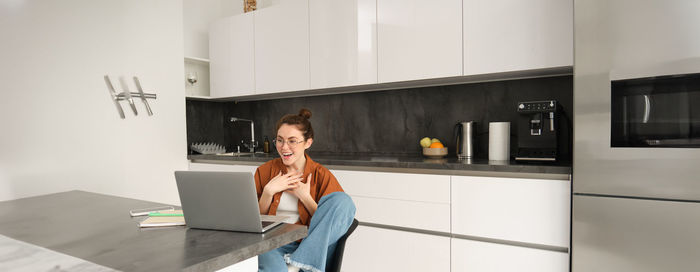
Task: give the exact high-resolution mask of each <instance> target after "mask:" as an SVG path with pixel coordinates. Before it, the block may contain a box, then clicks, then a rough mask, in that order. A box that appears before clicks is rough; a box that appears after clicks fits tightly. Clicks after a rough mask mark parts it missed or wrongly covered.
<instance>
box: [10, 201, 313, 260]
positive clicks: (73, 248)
mask: <svg viewBox="0 0 700 272" xmlns="http://www.w3.org/2000/svg"><path fill="white" fill-rule="evenodd" d="M159 206H164V204H162V203H155V202H148V201H142V200H136V199H129V198H122V197H116V196H110V195H102V194H96V193H90V192H83V191H69V192H63V193H56V194H49V195H43V196H37V197H28V198H21V199H16V200H11V201H4V202H0V234H2V235H5V236H7V237H10V238H13V239H16V240H20V241H23V242H26V243H30V244H33V245H37V246H40V247H44V248H48V249H51V250H54V251H57V252H60V253H63V254H67V255H70V256H74V257H77V258H80V259H84V260H87V261H90V262H93V263H96V264H99V265H102V266H106V267H110V268H113V269H117V270H121V271H180V270H185V271H216V270H218V269H221V268H224V267H227V266H229V265H232V264H235V263H238V262H240V261H243V260H246V259H248V258H251V257H254V256H257V255H258V254H261V253H264V252H266V251H269V250H271V249H274V248H277V247H279V246H282V245H285V244H287V243H290V242H292V241H296V240H298V239H301V238H304V237H305V236H306V234H307V228H306V227H305V226H301V225H290V224H283V225H282V226H279V227H276V228H274V229H272V230H270V231H268V232H266V233H265V234H255V233H242V232H230V231H212V230H200V229H190V228H187V227H184V226H177V227H158V228H139V227H138V222H139V221H140V220H142V219H143V218H145V217H133V218H132V217H131V216H130V215H129V210H132V209H139V208H149V207H159Z"/></svg>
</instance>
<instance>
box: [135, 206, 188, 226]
mask: <svg viewBox="0 0 700 272" xmlns="http://www.w3.org/2000/svg"><path fill="white" fill-rule="evenodd" d="M169 213H173V214H182V211H181V210H173V211H162V212H160V213H159V214H161V215H159V216H149V217H147V218H146V219H144V220H143V221H141V222H139V227H142V228H149V227H169V226H184V225H185V218H184V217H183V216H177V215H174V216H165V215H167V214H169Z"/></svg>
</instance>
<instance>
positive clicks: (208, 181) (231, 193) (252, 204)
mask: <svg viewBox="0 0 700 272" xmlns="http://www.w3.org/2000/svg"><path fill="white" fill-rule="evenodd" d="M175 180H176V182H177V190H178V193H179V194H180V203H181V204H182V210H183V213H184V215H185V221H186V222H187V226H188V227H190V228H199V229H213V230H228V231H243V232H256V233H263V232H265V231H267V230H269V229H272V228H273V227H275V226H278V225H280V224H281V223H282V221H284V219H285V218H286V217H285V216H264V217H265V221H263V220H262V217H263V216H261V215H260V209H259V207H258V198H257V193H256V191H255V181H254V179H253V174H251V173H250V172H219V171H215V172H209V171H175Z"/></svg>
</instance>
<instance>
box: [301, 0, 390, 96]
mask: <svg viewBox="0 0 700 272" xmlns="http://www.w3.org/2000/svg"><path fill="white" fill-rule="evenodd" d="M376 5H377V3H376V0H309V31H310V47H311V48H310V52H311V53H310V57H311V60H310V64H311V88H312V89H319V88H330V87H340V86H351V85H360V84H371V83H377V17H376V16H377V10H376Z"/></svg>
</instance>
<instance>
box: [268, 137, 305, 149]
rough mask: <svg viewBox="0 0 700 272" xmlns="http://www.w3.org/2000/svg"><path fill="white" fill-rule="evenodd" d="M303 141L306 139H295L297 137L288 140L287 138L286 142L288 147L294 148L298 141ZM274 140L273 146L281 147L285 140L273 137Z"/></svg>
mask: <svg viewBox="0 0 700 272" xmlns="http://www.w3.org/2000/svg"><path fill="white" fill-rule="evenodd" d="M305 141H306V140H303V141H300V140H297V139H290V140H287V141H286V142H287V145H289V147H290V148H295V147H296V146H297V145H298V144H299V143H301V142H305ZM274 142H275V146H277V147H283V146H284V142H285V140H282V139H275V140H274Z"/></svg>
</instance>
